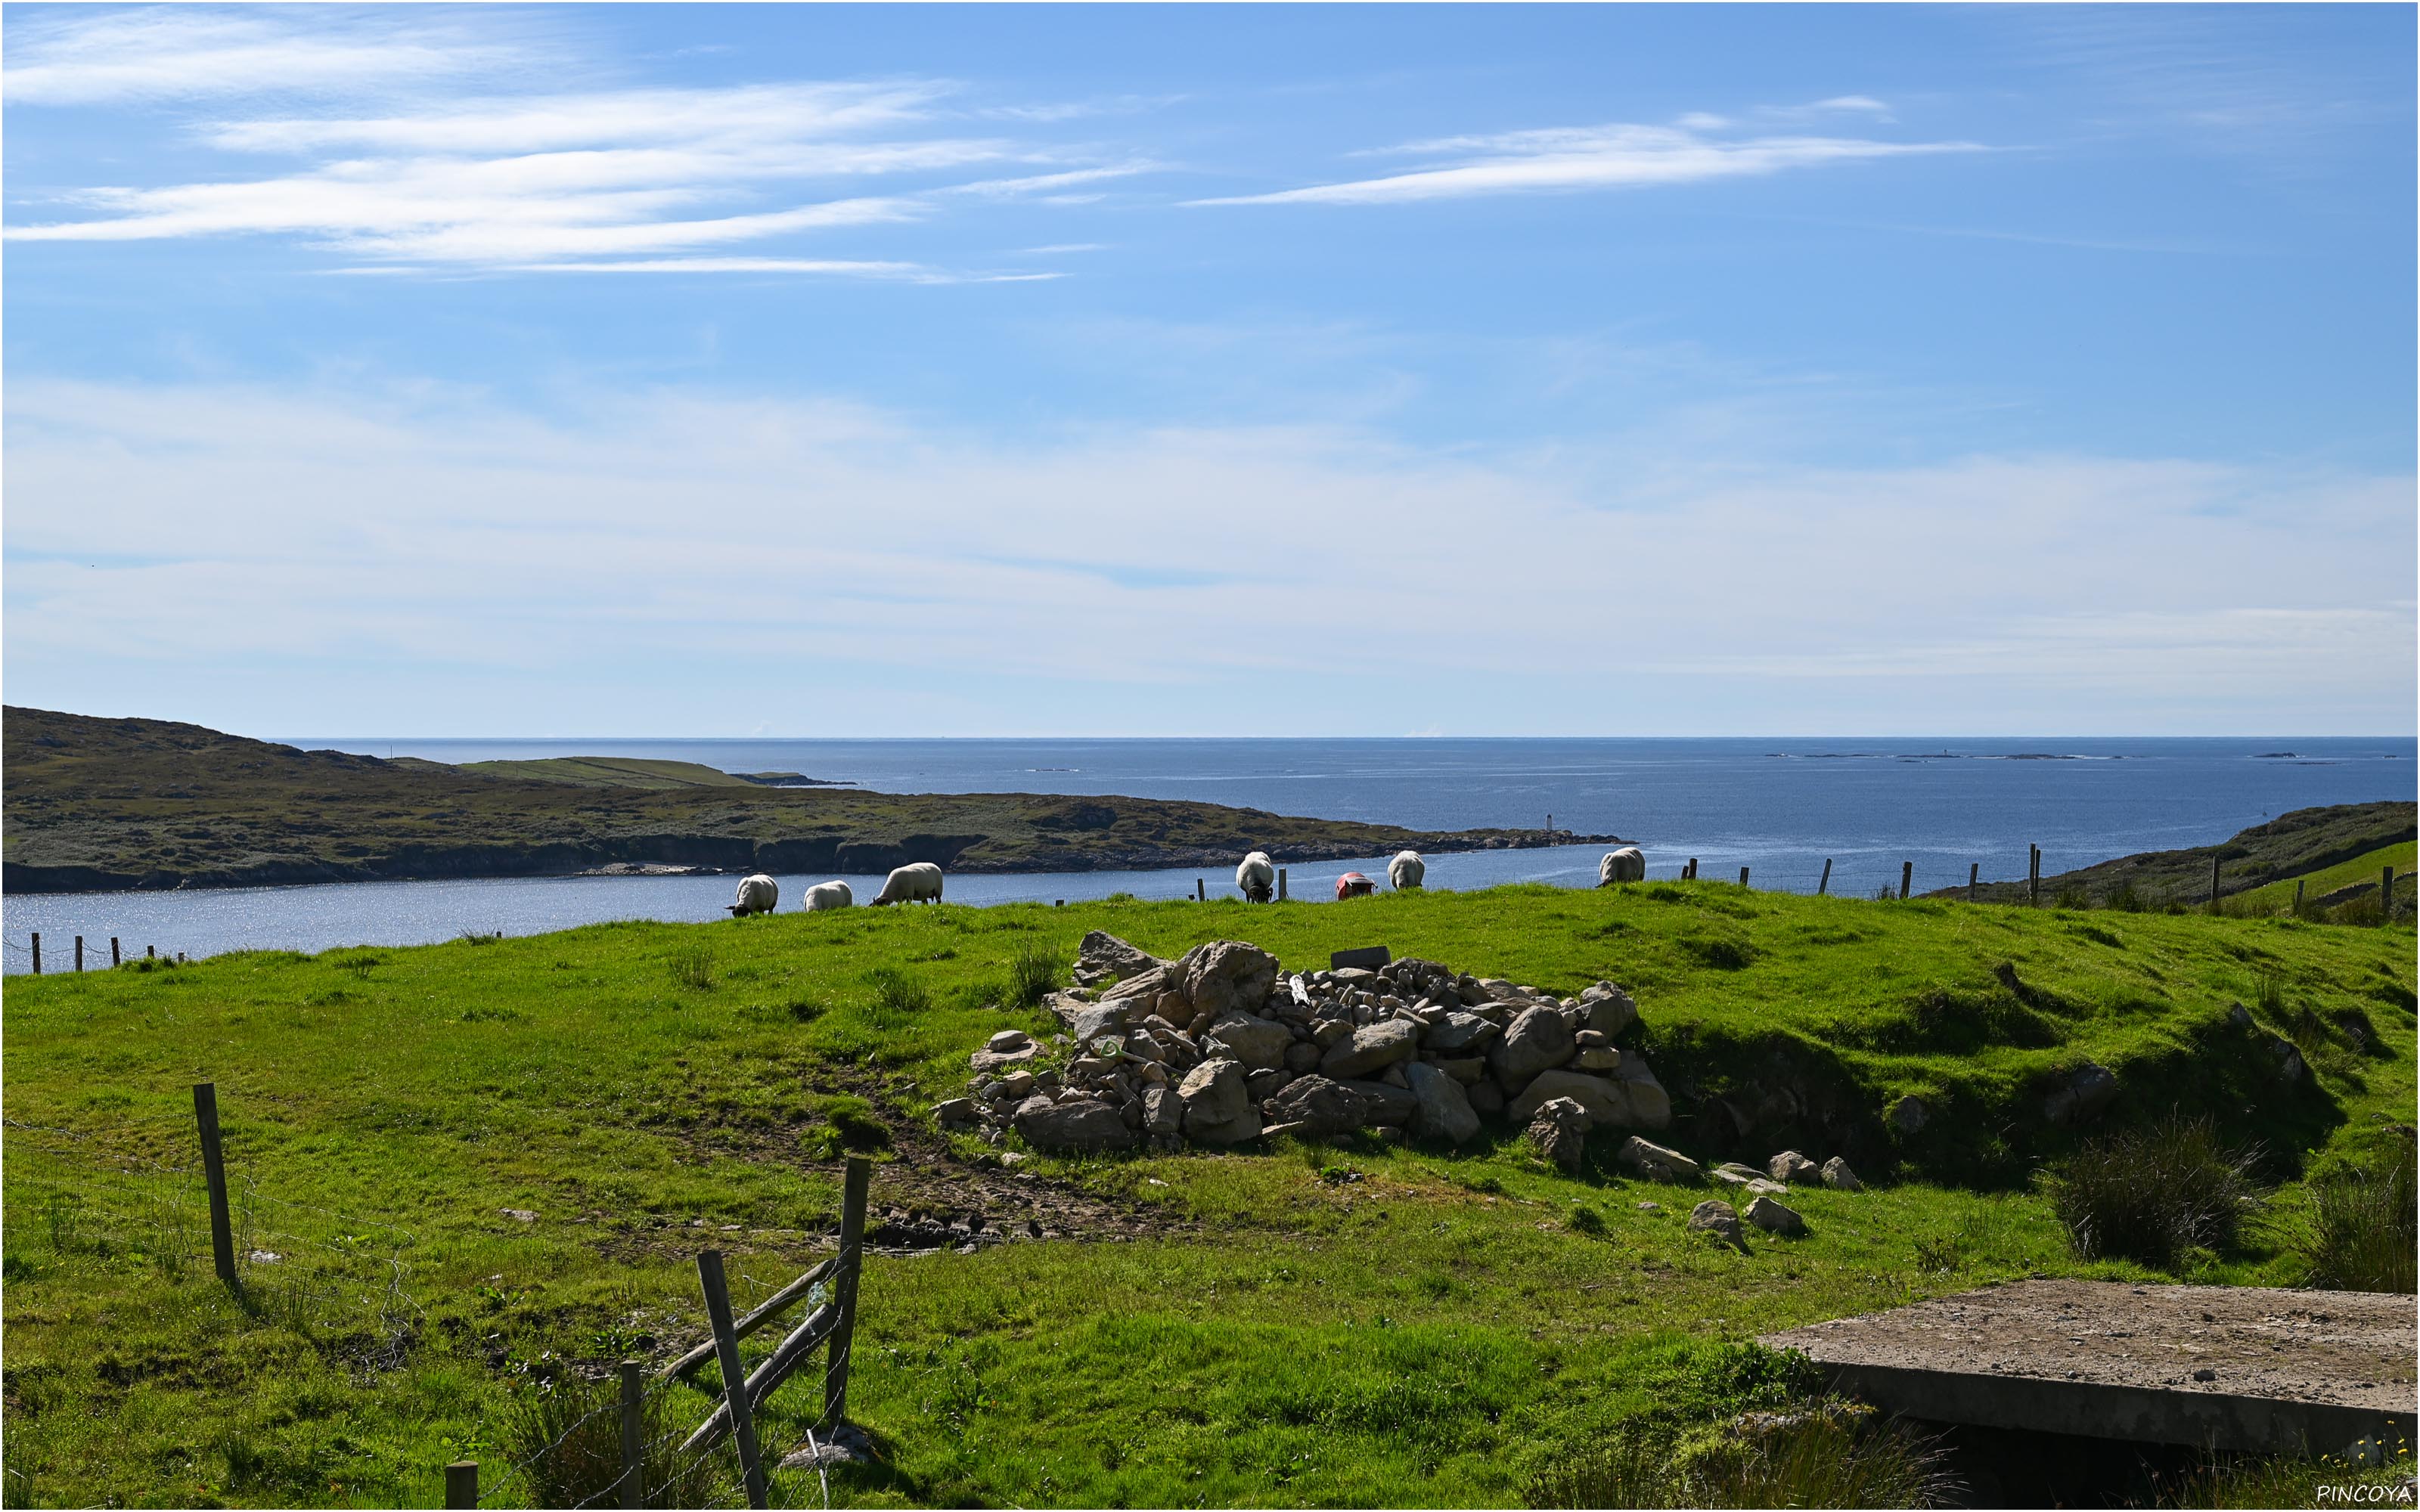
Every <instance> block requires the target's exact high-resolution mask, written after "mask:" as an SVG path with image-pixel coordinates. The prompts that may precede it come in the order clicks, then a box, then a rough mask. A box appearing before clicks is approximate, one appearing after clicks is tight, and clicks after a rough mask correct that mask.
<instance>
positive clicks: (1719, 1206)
mask: <svg viewBox="0 0 2420 1512" xmlns="http://www.w3.org/2000/svg"><path fill="white" fill-rule="evenodd" d="M1689 1227H1690V1229H1691V1230H1692V1231H1694V1232H1697V1233H1701V1234H1712V1235H1714V1237H1715V1238H1717V1239H1719V1240H1721V1241H1723V1242H1725V1243H1727V1244H1731V1245H1735V1246H1737V1247H1738V1249H1739V1250H1740V1251H1741V1252H1742V1253H1743V1254H1744V1253H1745V1252H1746V1250H1747V1236H1746V1235H1745V1234H1744V1233H1742V1232H1741V1231H1740V1220H1739V1214H1738V1213H1737V1212H1735V1211H1732V1209H1731V1205H1730V1203H1728V1202H1715V1201H1712V1200H1708V1201H1705V1202H1700V1203H1699V1204H1698V1205H1697V1206H1696V1207H1695V1208H1692V1209H1691V1210H1690V1211H1689Z"/></svg>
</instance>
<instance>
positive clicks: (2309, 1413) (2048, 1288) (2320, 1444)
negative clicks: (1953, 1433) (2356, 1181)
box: [1760, 1280, 2420, 1454]
mask: <svg viewBox="0 0 2420 1512" xmlns="http://www.w3.org/2000/svg"><path fill="white" fill-rule="evenodd" d="M1760 1342H1761V1343H1764V1344H1767V1345H1770V1346H1772V1347H1773V1348H1775V1349H1795V1350H1805V1351H1806V1353H1807V1356H1808V1357H1809V1358H1811V1359H1813V1360H1814V1361H1815V1362H1816V1363H1817V1364H1818V1365H1822V1366H1823V1368H1824V1370H1825V1372H1826V1374H1827V1375H1828V1376H1829V1377H1830V1379H1831V1380H1832V1381H1833V1384H1834V1385H1835V1387H1836V1388H1838V1389H1839V1390H1841V1391H1845V1392H1849V1393H1852V1394H1854V1395H1855V1396H1861V1397H1864V1398H1865V1399H1866V1400H1868V1401H1870V1402H1872V1403H1873V1404H1874V1405H1875V1406H1877V1407H1880V1408H1882V1409H1883V1410H1885V1412H1899V1413H1902V1414H1904V1415H1906V1416H1909V1417H1915V1418H1921V1419H1924V1420H1927V1421H1930V1422H1936V1423H1971V1424H1977V1425H1980V1426H1982V1427H2001V1428H2024V1429H2030V1430H2033V1431H2037V1432H2045V1433H2075V1434H2083V1435H2085V1436H2086V1437H2090V1438H2099V1439H2122V1440H2128V1441H2132V1442H2135V1443H2177V1444H2189V1445H2192V1446H2195V1447H2197V1448H2205V1449H2224V1450H2235V1451H2248V1452H2255V1453H2263V1454H2288V1453H2312V1454H2341V1453H2344V1452H2346V1451H2348V1450H2356V1451H2358V1450H2359V1449H2361V1448H2363V1447H2365V1446H2366V1444H2367V1443H2376V1442H2379V1441H2380V1439H2381V1436H2383V1438H2384V1439H2385V1440H2387V1441H2392V1440H2394V1439H2396V1438H2403V1439H2411V1438H2412V1437H2414V1435H2413V1431H2412V1425H2413V1419H2414V1416H2415V1410H2420V1313H2415V1310H2414V1306H2413V1301H2412V1298H2410V1297H2404V1296H2388V1295H2383V1294H2379V1293H2373V1292H2366V1291H2295V1290H2287V1289H2282V1288H2257V1287H2134V1286H2128V1285H2126V1284H2124V1283H2122V1282H2114V1281H2047V1280H2045V1281H2018V1282H2012V1283H2009V1284H2008V1285H2006V1286H1997V1287H1986V1288H1982V1289H1981V1290H1978V1291H1965V1292H1961V1293H1959V1294H1958V1295H1956V1296H1951V1297H1936V1298H1934V1299H1933V1300H1932V1301H1931V1302H1923V1303H1917V1304H1915V1305H1913V1306H1908V1307H1895V1308H1892V1309H1891V1310H1890V1311H1888V1312H1880V1313H1868V1314H1866V1315H1864V1316H1863V1317H1858V1318H1842V1319H1835V1320H1834V1321H1832V1322H1828V1323H1815V1324H1811V1325H1809V1326H1807V1327H1806V1328H1793V1329H1791V1330H1789V1331H1788V1332H1786V1333H1780V1334H1768V1335H1764V1336H1763V1337H1762V1339H1761V1341H1760Z"/></svg>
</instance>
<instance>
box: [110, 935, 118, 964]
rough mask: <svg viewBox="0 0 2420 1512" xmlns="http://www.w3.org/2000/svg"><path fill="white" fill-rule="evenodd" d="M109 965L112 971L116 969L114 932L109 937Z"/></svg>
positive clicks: (115, 937)
mask: <svg viewBox="0 0 2420 1512" xmlns="http://www.w3.org/2000/svg"><path fill="white" fill-rule="evenodd" d="M109 967H110V969H111V970H112V971H115V970H116V969H117V936H116V935H115V934H113V935H111V936H110V937H109Z"/></svg>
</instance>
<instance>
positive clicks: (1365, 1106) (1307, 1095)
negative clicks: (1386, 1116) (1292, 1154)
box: [1268, 1076, 1370, 1138]
mask: <svg viewBox="0 0 2420 1512" xmlns="http://www.w3.org/2000/svg"><path fill="white" fill-rule="evenodd" d="M1369 1111H1370V1103H1369V1099H1367V1098H1365V1097H1363V1096H1362V1095H1361V1094H1360V1093H1359V1092H1357V1091H1355V1090H1354V1089H1353V1088H1349V1087H1346V1086H1345V1085H1344V1084H1343V1083H1342V1082H1338V1081H1335V1080H1332V1079H1331V1078H1329V1077H1326V1076H1302V1077H1297V1078H1296V1079H1295V1080H1294V1081H1291V1082H1288V1083H1287V1084H1286V1085H1285V1087H1284V1088H1282V1089H1280V1091H1279V1092H1278V1093H1277V1094H1276V1095H1275V1096H1273V1097H1271V1098H1270V1099H1269V1106H1268V1114H1269V1117H1270V1118H1271V1119H1275V1120H1277V1121H1279V1122H1281V1123H1291V1124H1297V1125H1300V1126H1301V1127H1302V1128H1303V1130H1304V1131H1305V1132H1306V1133H1308V1134H1310V1135H1311V1136H1312V1137H1315V1138H1316V1137H1325V1136H1326V1135H1329V1134H1350V1133H1352V1132H1353V1131H1354V1130H1356V1129H1358V1128H1360V1127H1361V1125H1362V1122H1363V1121H1364V1120H1365V1119H1367V1118H1368V1117H1369Z"/></svg>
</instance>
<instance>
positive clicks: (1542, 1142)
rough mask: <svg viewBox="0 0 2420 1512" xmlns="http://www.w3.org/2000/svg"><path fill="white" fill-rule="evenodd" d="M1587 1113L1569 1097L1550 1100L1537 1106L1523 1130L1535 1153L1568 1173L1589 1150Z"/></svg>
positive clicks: (1573, 1169) (1591, 1120) (1587, 1111)
mask: <svg viewBox="0 0 2420 1512" xmlns="http://www.w3.org/2000/svg"><path fill="white" fill-rule="evenodd" d="M1593 1121H1594V1120H1593V1119H1590V1116H1589V1110H1588V1109H1587V1108H1585V1107H1582V1106H1581V1105H1580V1104H1579V1103H1576V1102H1575V1101H1573V1100H1572V1099H1570V1098H1568V1097H1551V1098H1548V1099H1547V1100H1546V1101H1545V1102H1544V1103H1539V1104H1538V1106H1537V1109H1536V1111H1535V1112H1534V1113H1533V1114H1532V1115H1531V1117H1530V1119H1529V1127H1528V1129H1527V1130H1525V1131H1524V1134H1526V1136H1527V1137H1528V1141H1529V1143H1530V1145H1531V1146H1532V1147H1534V1148H1535V1149H1537V1151H1538V1153H1539V1154H1540V1155H1541V1156H1543V1157H1544V1158H1545V1159H1547V1160H1550V1161H1553V1162H1554V1163H1555V1164H1556V1165H1559V1166H1561V1167H1562V1168H1563V1169H1565V1170H1567V1171H1575V1170H1578V1169H1579V1168H1580V1159H1581V1157H1582V1156H1583V1155H1585V1154H1586V1153H1587V1151H1588V1132H1589V1125H1590V1123H1592V1122H1593Z"/></svg>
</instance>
